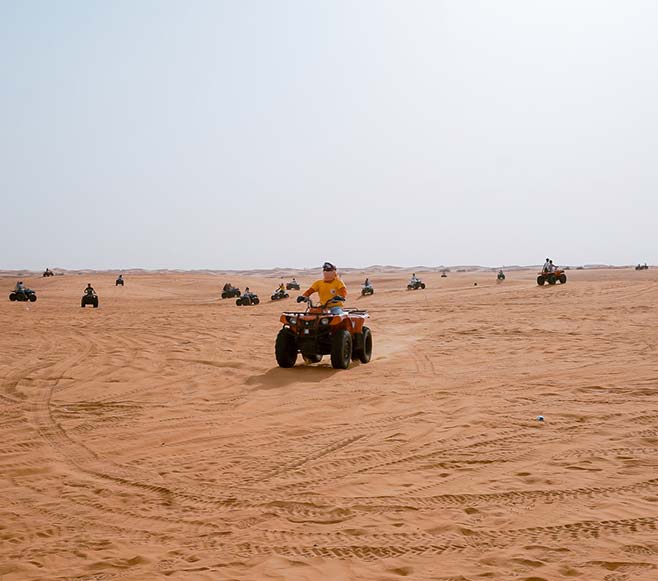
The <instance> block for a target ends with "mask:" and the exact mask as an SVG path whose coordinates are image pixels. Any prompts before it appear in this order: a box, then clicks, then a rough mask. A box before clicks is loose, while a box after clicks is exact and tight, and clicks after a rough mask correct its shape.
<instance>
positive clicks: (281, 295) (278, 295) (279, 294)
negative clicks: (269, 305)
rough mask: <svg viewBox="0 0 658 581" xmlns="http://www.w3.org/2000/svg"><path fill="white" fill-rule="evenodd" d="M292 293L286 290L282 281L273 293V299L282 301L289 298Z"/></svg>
mask: <svg viewBox="0 0 658 581" xmlns="http://www.w3.org/2000/svg"><path fill="white" fill-rule="evenodd" d="M288 297H290V295H289V294H288V293H287V292H286V288H285V287H284V286H283V283H281V284H280V285H279V286H278V287H277V289H276V290H275V291H274V292H273V293H272V300H273V301H280V300H281V299H287V298H288Z"/></svg>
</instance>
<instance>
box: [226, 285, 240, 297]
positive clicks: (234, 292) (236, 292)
mask: <svg viewBox="0 0 658 581" xmlns="http://www.w3.org/2000/svg"><path fill="white" fill-rule="evenodd" d="M239 296H240V289H239V288H237V287H235V286H232V287H229V288H227V289H224V290H223V291H222V298H223V299H232V298H234V297H239Z"/></svg>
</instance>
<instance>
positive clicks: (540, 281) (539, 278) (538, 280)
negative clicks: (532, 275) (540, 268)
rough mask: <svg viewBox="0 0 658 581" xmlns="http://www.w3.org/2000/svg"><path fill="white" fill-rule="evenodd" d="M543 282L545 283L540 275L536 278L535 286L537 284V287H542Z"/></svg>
mask: <svg viewBox="0 0 658 581" xmlns="http://www.w3.org/2000/svg"><path fill="white" fill-rule="evenodd" d="M545 282H546V281H545V280H544V277H543V276H541V275H540V276H538V277H537V284H538V285H539V286H544V283H545Z"/></svg>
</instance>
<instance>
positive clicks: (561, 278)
mask: <svg viewBox="0 0 658 581" xmlns="http://www.w3.org/2000/svg"><path fill="white" fill-rule="evenodd" d="M545 282H547V283H548V284H555V283H556V282H559V283H560V284H565V283H566V282H567V275H566V274H564V270H562V269H561V268H558V269H556V270H554V271H553V272H540V273H539V274H538V275H537V284H538V285H540V286H542V285H543V284H544V283H545Z"/></svg>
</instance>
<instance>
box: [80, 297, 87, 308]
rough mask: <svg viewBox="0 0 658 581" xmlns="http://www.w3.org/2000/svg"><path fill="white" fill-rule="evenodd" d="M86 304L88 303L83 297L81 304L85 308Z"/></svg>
mask: <svg viewBox="0 0 658 581" xmlns="http://www.w3.org/2000/svg"><path fill="white" fill-rule="evenodd" d="M85 304H86V303H85V300H84V299H82V300H81V301H80V306H81V307H82V308H83V309H84V308H85Z"/></svg>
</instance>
